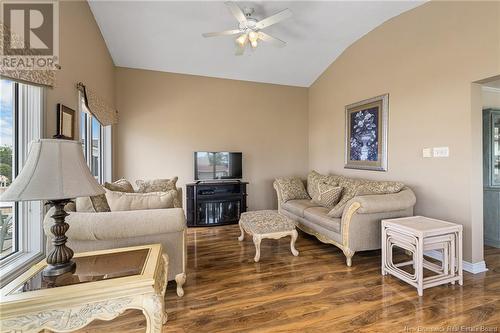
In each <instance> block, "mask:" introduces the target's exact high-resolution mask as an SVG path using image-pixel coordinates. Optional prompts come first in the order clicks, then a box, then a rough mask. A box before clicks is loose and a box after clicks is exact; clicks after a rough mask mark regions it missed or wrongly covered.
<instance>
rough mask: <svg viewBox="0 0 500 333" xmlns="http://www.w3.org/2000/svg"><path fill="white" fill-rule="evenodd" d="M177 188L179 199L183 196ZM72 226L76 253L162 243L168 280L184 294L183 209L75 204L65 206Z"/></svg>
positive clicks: (70, 232)
mask: <svg viewBox="0 0 500 333" xmlns="http://www.w3.org/2000/svg"><path fill="white" fill-rule="evenodd" d="M181 195H182V193H181V190H180V189H178V198H179V201H180V202H182V199H181ZM65 210H66V212H68V214H69V215H68V216H67V217H66V222H67V223H68V224H69V225H70V227H69V229H68V231H67V232H66V236H67V237H68V241H67V245H68V246H69V247H70V248H71V249H72V250H73V251H75V252H86V251H95V250H104V249H112V248H120V247H128V246H137V245H146V244H156V243H159V244H161V245H162V246H163V250H164V251H165V252H166V253H167V254H168V257H169V265H168V280H169V281H171V280H175V281H176V283H177V294H178V295H179V296H183V295H184V291H183V289H182V286H183V284H184V282H185V281H186V229H187V226H186V219H185V216H184V210H183V209H182V208H166V209H147V210H129V211H113V212H100V213H95V212H76V205H75V204H74V203H69V204H68V205H66V207H65ZM53 213H54V208H51V209H50V210H49V211H48V212H47V214H46V215H45V219H44V230H45V234H46V235H47V242H46V246H47V253H49V252H50V250H51V249H52V237H53V236H52V233H51V232H50V227H51V226H52V224H53V223H54V220H53V218H52V217H51V216H52V215H53Z"/></svg>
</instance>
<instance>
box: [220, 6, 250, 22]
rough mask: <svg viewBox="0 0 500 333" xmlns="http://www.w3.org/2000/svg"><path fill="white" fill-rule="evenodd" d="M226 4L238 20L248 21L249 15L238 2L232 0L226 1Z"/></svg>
mask: <svg viewBox="0 0 500 333" xmlns="http://www.w3.org/2000/svg"><path fill="white" fill-rule="evenodd" d="M225 4H226V6H227V8H229V11H230V12H231V14H233V16H234V17H235V18H236V19H237V20H238V22H240V23H244V22H246V21H247V17H246V16H245V14H244V13H243V11H242V10H241V8H240V7H239V6H238V5H237V4H236V3H234V2H232V1H226V2H225Z"/></svg>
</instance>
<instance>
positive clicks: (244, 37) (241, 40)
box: [236, 34, 248, 45]
mask: <svg viewBox="0 0 500 333" xmlns="http://www.w3.org/2000/svg"><path fill="white" fill-rule="evenodd" d="M247 38H248V36H247V34H243V35H240V37H238V38H236V43H238V44H240V45H245V44H246V42H247Z"/></svg>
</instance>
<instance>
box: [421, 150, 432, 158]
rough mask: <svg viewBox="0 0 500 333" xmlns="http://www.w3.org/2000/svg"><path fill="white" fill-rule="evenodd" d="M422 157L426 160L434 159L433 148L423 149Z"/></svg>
mask: <svg viewBox="0 0 500 333" xmlns="http://www.w3.org/2000/svg"><path fill="white" fill-rule="evenodd" d="M422 157H424V158H429V157H432V148H424V149H422Z"/></svg>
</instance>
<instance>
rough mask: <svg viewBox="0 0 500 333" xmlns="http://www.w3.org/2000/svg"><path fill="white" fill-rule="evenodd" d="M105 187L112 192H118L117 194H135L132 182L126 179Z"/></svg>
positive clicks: (105, 184) (107, 184)
mask: <svg viewBox="0 0 500 333" xmlns="http://www.w3.org/2000/svg"><path fill="white" fill-rule="evenodd" d="M104 187H105V188H107V189H108V190H110V191H117V192H126V193H134V192H135V191H134V187H133V186H132V184H130V182H129V181H128V180H126V179H124V178H122V179H118V180H117V181H116V182H113V183H108V182H106V183H104Z"/></svg>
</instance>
